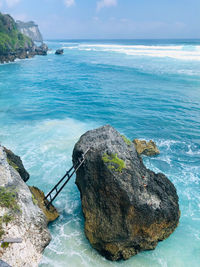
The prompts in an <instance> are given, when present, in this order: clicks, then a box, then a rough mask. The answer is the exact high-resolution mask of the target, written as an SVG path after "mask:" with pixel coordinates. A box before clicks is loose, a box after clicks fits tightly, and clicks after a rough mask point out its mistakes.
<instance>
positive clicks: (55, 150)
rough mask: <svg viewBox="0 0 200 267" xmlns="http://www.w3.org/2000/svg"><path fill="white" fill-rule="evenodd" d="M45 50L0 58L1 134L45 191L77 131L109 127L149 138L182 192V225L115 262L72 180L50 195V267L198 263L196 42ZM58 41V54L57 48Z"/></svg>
mask: <svg viewBox="0 0 200 267" xmlns="http://www.w3.org/2000/svg"><path fill="white" fill-rule="evenodd" d="M48 45H49V47H50V48H51V49H52V51H50V52H49V54H48V56H47V57H39V56H37V57H35V58H33V59H29V60H21V61H17V62H15V63H11V64H6V65H0V140H1V143H2V144H3V145H5V146H7V147H8V148H10V149H12V150H13V151H14V152H15V153H17V154H19V155H20V156H22V159H23V162H24V164H25V166H26V168H27V169H28V171H29V173H30V175H31V178H30V180H29V182H28V183H29V184H30V185H33V184H34V185H37V186H38V187H40V188H41V189H43V190H44V191H45V192H48V191H49V190H50V189H51V187H52V186H53V185H54V184H55V183H56V182H57V180H58V179H59V178H60V177H61V176H62V175H63V174H64V173H65V170H66V169H67V168H69V167H71V164H72V163H71V154H72V149H73V146H74V144H75V142H76V141H77V140H78V138H79V137H80V135H81V134H83V133H84V132H85V131H87V130H89V129H93V128H95V127H98V126H101V125H104V124H107V123H109V124H111V125H113V126H114V127H116V128H117V129H118V130H119V131H120V132H122V133H123V134H125V135H126V136H128V137H129V138H130V139H133V138H145V139H147V140H149V139H153V140H155V141H156V142H157V144H158V146H159V148H160V151H161V154H160V155H159V156H158V157H155V158H147V157H145V158H144V162H145V164H146V166H147V167H148V168H150V169H152V170H154V171H156V172H164V173H165V174H166V175H167V176H168V177H169V179H170V180H171V181H172V182H173V183H174V184H175V186H176V188H177V192H178V195H179V198H180V209H181V219H180V224H179V227H178V228H177V229H176V231H175V232H174V233H173V234H172V235H171V236H170V237H169V238H168V239H167V240H165V241H163V242H160V243H159V245H158V246H157V248H156V249H155V250H154V251H148V252H143V253H140V254H139V255H137V256H135V257H133V258H131V259H130V260H128V261H126V262H124V261H123V262H117V263H112V262H109V261H107V260H105V259H104V258H102V257H101V256H99V255H98V253H96V251H94V250H93V249H92V248H91V247H90V245H89V243H88V241H87V240H86V238H85V236H84V231H83V226H84V220H83V216H82V212H81V202H80V196H79V192H78V190H77V188H76V186H75V184H74V180H75V178H73V179H72V180H71V181H70V183H69V185H68V186H67V187H66V188H65V190H64V191H63V192H62V194H61V195H60V196H59V197H58V199H57V200H56V201H55V206H56V207H57V208H58V209H59V211H60V213H61V216H60V218H59V219H58V220H57V221H55V222H54V223H52V224H51V226H50V231H51V234H52V237H53V239H52V242H51V243H50V245H49V246H48V247H47V248H46V249H45V252H44V256H43V259H42V261H41V264H40V267H46V266H50V267H52V266H60V267H64V266H73V267H76V266H77V267H78V266H95V267H97V266H116V267H117V266H120V265H123V266H125V267H128V266H136V267H137V266H138V267H143V266H144V267H146V266H155V267H156V266H167V267H172V266H173V267H174V266H176V267H179V266H180V267H182V266H193V267H196V266H200V264H199V263H200V164H199V163H200V42H199V41H198V40H193V41H178V42H177V41H173V40H168V41H153V40H152V41H144V40H143V41H142V40H141V41H122V40H116V41H108V40H107V41H106V40H104V41H87V40H85V41H80V40H74V41H62V40H60V41H55V42H50V41H49V42H48ZM60 47H63V48H64V50H65V53H64V55H62V56H56V55H54V52H55V49H56V48H60Z"/></svg>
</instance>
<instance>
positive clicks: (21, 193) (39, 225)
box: [0, 146, 55, 267]
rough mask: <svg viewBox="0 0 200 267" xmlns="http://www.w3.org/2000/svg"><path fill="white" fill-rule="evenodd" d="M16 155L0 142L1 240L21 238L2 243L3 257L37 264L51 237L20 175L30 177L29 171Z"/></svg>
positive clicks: (15, 262)
mask: <svg viewBox="0 0 200 267" xmlns="http://www.w3.org/2000/svg"><path fill="white" fill-rule="evenodd" d="M10 155H12V158H11V156H10ZM13 155H14V154H13V153H12V154H11V152H10V151H9V150H7V149H5V148H4V147H2V146H0V240H4V239H6V238H22V243H19V244H15V243H14V244H2V246H1V247H0V259H2V260H3V261H5V262H7V263H8V264H10V265H11V266H16V267H21V266H31V267H36V266H38V263H39V261H40V259H41V256H42V252H43V250H44V248H45V247H46V246H47V245H48V244H49V242H50V240H51V237H50V233H49V231H48V228H47V219H46V217H45V215H44V213H43V212H42V210H41V209H40V208H39V207H38V205H37V200H36V199H35V197H34V195H33V194H32V193H31V191H30V190H29V187H28V186H27V185H26V183H25V182H24V181H23V179H22V177H21V176H20V173H21V175H22V176H23V178H24V179H25V180H27V177H28V173H27V172H26V171H25V169H24V167H23V164H22V162H21V160H19V157H16V156H15V158H14V157H13ZM16 160H18V162H16ZM18 163H19V166H18ZM54 219H55V218H54Z"/></svg>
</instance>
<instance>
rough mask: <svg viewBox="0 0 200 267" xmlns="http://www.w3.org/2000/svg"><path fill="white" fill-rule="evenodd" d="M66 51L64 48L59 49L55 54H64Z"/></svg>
mask: <svg viewBox="0 0 200 267" xmlns="http://www.w3.org/2000/svg"><path fill="white" fill-rule="evenodd" d="M63 53H64V49H57V50H56V52H55V54H56V55H62V54H63Z"/></svg>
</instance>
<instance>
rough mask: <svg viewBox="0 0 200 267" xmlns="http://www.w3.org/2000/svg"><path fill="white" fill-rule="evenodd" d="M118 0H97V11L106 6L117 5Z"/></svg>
mask: <svg viewBox="0 0 200 267" xmlns="http://www.w3.org/2000/svg"><path fill="white" fill-rule="evenodd" d="M116 5H117V0H100V1H98V2H97V11H99V10H101V9H102V8H104V7H111V6H116Z"/></svg>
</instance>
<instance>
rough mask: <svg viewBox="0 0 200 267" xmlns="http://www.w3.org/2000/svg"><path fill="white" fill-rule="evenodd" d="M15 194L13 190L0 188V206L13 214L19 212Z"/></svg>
mask: <svg viewBox="0 0 200 267" xmlns="http://www.w3.org/2000/svg"><path fill="white" fill-rule="evenodd" d="M16 198H17V193H16V192H15V190H14V189H11V188H5V187H2V186H1V187H0V206H1V207H5V208H10V209H12V210H13V211H14V212H16V211H20V208H19V206H18V204H17V201H16Z"/></svg>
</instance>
